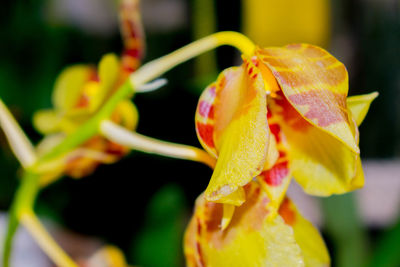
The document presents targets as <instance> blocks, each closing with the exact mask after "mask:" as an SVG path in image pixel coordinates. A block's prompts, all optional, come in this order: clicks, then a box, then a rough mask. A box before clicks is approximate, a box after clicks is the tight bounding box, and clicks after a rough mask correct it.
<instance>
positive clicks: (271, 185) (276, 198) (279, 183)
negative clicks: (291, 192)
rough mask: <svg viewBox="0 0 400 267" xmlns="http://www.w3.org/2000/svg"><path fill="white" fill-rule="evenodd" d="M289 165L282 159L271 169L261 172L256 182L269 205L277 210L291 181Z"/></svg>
mask: <svg viewBox="0 0 400 267" xmlns="http://www.w3.org/2000/svg"><path fill="white" fill-rule="evenodd" d="M291 178H292V173H291V172H290V168H289V163H288V161H287V160H285V159H282V160H281V161H279V162H277V163H276V164H275V165H274V166H273V167H272V168H271V169H269V170H265V171H263V172H262V173H261V174H260V175H259V176H257V180H258V181H259V182H260V184H261V186H262V187H263V189H264V190H265V192H266V193H267V194H268V197H269V198H270V199H271V205H272V207H274V208H275V209H277V208H278V207H279V205H280V203H281V201H282V200H283V198H284V197H285V195H286V191H287V189H288V187H289V184H290V181H291V180H292V179H291Z"/></svg>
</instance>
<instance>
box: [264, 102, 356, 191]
mask: <svg viewBox="0 0 400 267" xmlns="http://www.w3.org/2000/svg"><path fill="white" fill-rule="evenodd" d="M270 108H271V112H272V113H276V114H279V115H280V116H282V117H281V120H280V123H279V125H280V127H281V129H282V131H283V132H284V134H285V137H286V140H287V143H288V146H289V149H288V157H289V162H290V169H291V171H292V174H293V176H294V178H295V179H296V181H297V182H298V183H299V184H300V185H301V186H302V187H303V189H304V190H305V191H306V192H307V193H309V194H313V195H319V196H329V195H331V194H342V193H346V192H349V191H351V190H354V189H357V188H358V185H359V183H358V184H353V180H354V178H355V177H356V175H357V174H358V170H357V168H356V161H357V159H358V157H359V154H357V153H354V152H353V151H351V150H350V149H349V148H348V147H347V146H346V145H344V144H343V143H342V142H340V141H339V140H338V139H337V138H334V137H333V136H332V135H330V134H328V133H327V132H326V131H323V130H321V129H319V128H317V127H314V126H313V125H312V124H311V123H309V122H307V121H306V120H304V119H303V118H302V117H301V116H299V115H298V112H297V111H296V110H295V109H294V108H293V106H292V105H290V104H289V103H288V101H287V100H286V98H284V97H283V96H280V97H279V99H276V100H274V101H271V103H270Z"/></svg>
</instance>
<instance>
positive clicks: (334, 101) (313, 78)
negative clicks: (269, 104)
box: [257, 44, 359, 153]
mask: <svg viewBox="0 0 400 267" xmlns="http://www.w3.org/2000/svg"><path fill="white" fill-rule="evenodd" d="M257 56H258V58H260V59H261V60H262V62H263V63H264V64H265V65H266V66H267V67H268V68H269V69H270V70H271V72H272V73H273V75H274V76H275V78H276V79H277V81H278V83H279V85H280V87H281V88H282V91H283V93H284V95H285V97H286V98H287V99H288V101H289V102H290V104H291V105H292V106H293V107H294V108H295V109H296V110H297V111H298V112H299V113H300V115H301V116H302V117H304V118H305V119H306V120H307V121H308V122H309V123H311V124H312V125H314V126H316V127H318V128H320V129H322V130H323V131H325V132H327V133H329V134H330V135H332V136H333V137H335V138H337V139H338V140H340V141H341V142H343V143H344V144H345V145H347V146H348V147H349V148H350V149H351V150H353V151H354V152H356V153H359V148H358V145H357V144H356V142H355V140H354V136H353V134H352V131H351V127H350V125H349V123H350V122H349V117H348V111H347V105H346V97H347V92H348V74H347V70H346V68H345V66H344V65H343V64H342V63H340V62H339V61H338V60H337V59H335V58H334V57H333V56H332V55H330V54H329V53H328V52H326V51H325V50H323V49H322V48H319V47H316V46H312V45H307V44H293V45H288V46H286V47H283V48H277V47H274V48H264V49H258V51H257Z"/></svg>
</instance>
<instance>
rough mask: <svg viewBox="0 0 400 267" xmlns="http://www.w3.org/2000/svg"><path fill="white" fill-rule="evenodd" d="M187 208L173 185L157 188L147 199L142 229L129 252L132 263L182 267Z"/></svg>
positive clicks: (182, 195)
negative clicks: (151, 196) (149, 198)
mask: <svg viewBox="0 0 400 267" xmlns="http://www.w3.org/2000/svg"><path fill="white" fill-rule="evenodd" d="M187 214H188V213H187V205H186V201H185V197H184V194H183V191H182V189H181V188H180V187H179V186H177V185H167V186H164V187H163V188H161V189H160V190H159V191H158V192H157V193H156V194H155V195H154V196H153V198H152V199H151V201H150V203H149V205H148V207H147V210H146V215H145V218H144V220H143V227H142V229H141V230H140V232H139V233H138V235H137V236H136V238H135V240H134V244H133V248H132V253H131V255H132V259H133V260H132V262H134V263H135V264H138V265H141V266H149V267H169V266H183V262H184V260H183V254H182V252H183V248H182V240H183V231H184V229H185V226H186V223H187V220H186V219H187V217H186V215H187Z"/></svg>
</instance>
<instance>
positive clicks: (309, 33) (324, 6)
mask: <svg viewBox="0 0 400 267" xmlns="http://www.w3.org/2000/svg"><path fill="white" fill-rule="evenodd" d="M242 3H243V32H244V34H245V35H246V36H248V37H249V38H250V39H252V40H254V42H256V43H257V44H259V45H262V46H266V45H273V46H281V45H285V44H290V43H296V42H306V43H311V44H316V45H318V46H323V47H325V46H326V45H327V44H328V42H329V39H330V35H331V12H332V11H331V1H330V0H302V1H296V0H279V1H274V0H243V1H242ZM261 25H262V26H261Z"/></svg>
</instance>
